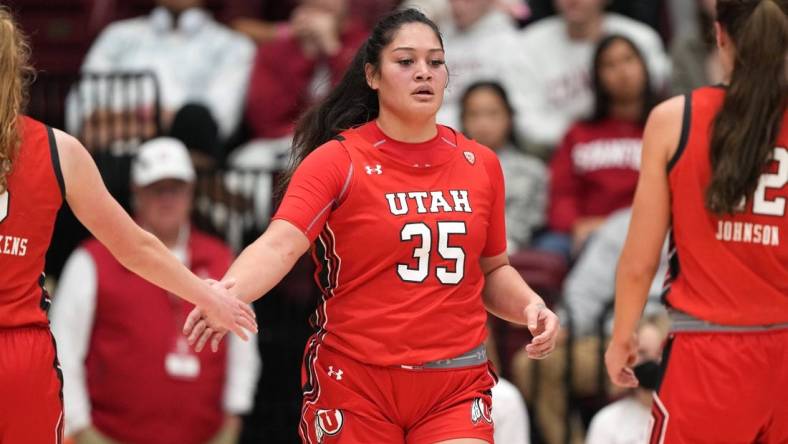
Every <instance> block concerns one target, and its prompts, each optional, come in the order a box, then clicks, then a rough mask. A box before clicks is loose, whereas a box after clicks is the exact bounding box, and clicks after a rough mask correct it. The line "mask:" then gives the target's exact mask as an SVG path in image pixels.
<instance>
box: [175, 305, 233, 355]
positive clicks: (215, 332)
mask: <svg viewBox="0 0 788 444" xmlns="http://www.w3.org/2000/svg"><path fill="white" fill-rule="evenodd" d="M183 334H184V335H186V336H188V338H187V341H188V342H189V345H190V346H193V347H194V350H195V351H197V352H201V351H202V349H203V348H205V345H206V344H208V341H210V342H211V350H212V351H213V352H214V353H216V352H217V351H219V344H221V342H222V339H224V336H225V335H226V334H227V329H224V328H214V327H210V326H208V322H207V321H206V319H205V317H204V315H203V312H202V311H200V309H199V308H197V307H195V308H194V309H193V310H192V311H191V313H189V316H188V317H187V318H186V323H184V324H183Z"/></svg>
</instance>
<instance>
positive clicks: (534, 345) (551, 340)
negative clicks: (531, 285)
mask: <svg viewBox="0 0 788 444" xmlns="http://www.w3.org/2000/svg"><path fill="white" fill-rule="evenodd" d="M525 319H526V320H527V322H528V330H530V331H531V335H533V339H531V343H530V344H528V345H526V346H525V351H526V352H527V353H528V357H529V358H531V359H544V358H546V357H547V355H549V354H550V352H552V351H553V350H554V349H555V342H556V340H557V339H558V330H559V322H558V316H556V315H555V313H553V312H552V311H550V309H548V308H547V307H545V305H544V302H542V301H538V302H533V303H530V304H528V305H527V306H526V307H525Z"/></svg>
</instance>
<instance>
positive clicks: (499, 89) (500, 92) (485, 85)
mask: <svg viewBox="0 0 788 444" xmlns="http://www.w3.org/2000/svg"><path fill="white" fill-rule="evenodd" d="M480 89H488V90H490V91H492V92H493V93H494V94H495V95H496V96H498V98H499V99H501V102H503V107H504V108H505V109H506V112H507V114H509V134H507V135H506V140H508V141H509V143H511V144H512V145H514V146H519V145H518V143H517V142H518V141H517V137H516V136H515V133H514V114H515V112H516V111H515V109H514V107H513V106H512V103H511V102H510V101H509V95H508V94H507V93H506V89H505V88H504V87H503V85H501V83H500V82H498V81H495V80H481V81H478V82H474V83H471V85H470V86H468V88H466V89H465V92H464V93H463V94H462V99H460V104H461V107H460V121H461V122H462V126H463V128H462V131H463V132H464V133H466V134H467V131H466V128H465V112H466V111H465V110H466V108H467V107H468V99H470V97H471V95H472V94H473V93H475V92H476V91H478V90H480Z"/></svg>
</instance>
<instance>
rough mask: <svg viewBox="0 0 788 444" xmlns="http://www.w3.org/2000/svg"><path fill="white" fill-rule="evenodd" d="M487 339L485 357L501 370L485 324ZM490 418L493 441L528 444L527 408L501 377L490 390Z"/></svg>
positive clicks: (513, 386)
mask: <svg viewBox="0 0 788 444" xmlns="http://www.w3.org/2000/svg"><path fill="white" fill-rule="evenodd" d="M487 330H488V334H487V339H486V340H485V341H484V346H485V347H486V348H487V356H488V358H489V360H490V362H492V365H493V367H494V368H497V369H500V368H501V361H500V359H499V357H498V350H497V347H496V343H495V335H494V334H493V330H492V329H491V328H490V324H489V323H488V324H487ZM492 418H493V424H495V430H494V435H493V438H494V441H495V442H497V443H503V444H530V442H531V424H530V422H529V419H528V408H527V407H526V405H525V401H524V400H523V395H522V394H520V390H518V389H517V386H515V385H514V384H512V383H511V382H509V381H507V380H506V379H504V378H502V377H500V376H499V377H498V382H496V383H495V385H494V386H493V388H492Z"/></svg>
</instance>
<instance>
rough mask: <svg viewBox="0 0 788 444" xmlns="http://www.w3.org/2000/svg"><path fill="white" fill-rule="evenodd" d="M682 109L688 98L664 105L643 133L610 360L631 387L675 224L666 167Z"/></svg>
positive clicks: (613, 371)
mask: <svg viewBox="0 0 788 444" xmlns="http://www.w3.org/2000/svg"><path fill="white" fill-rule="evenodd" d="M683 108H684V98H683V97H675V98H673V99H670V100H668V101H666V102H664V103H662V104H660V105H659V106H657V107H656V108H654V111H652V113H651V115H650V116H649V119H648V122H647V123H646V129H645V131H644V133H643V155H642V162H641V166H640V178H639V179H638V186H637V190H636V191H635V199H634V203H633V204H632V220H631V222H630V223H629V232H628V234H627V239H626V242H625V243H624V249H623V250H622V252H621V256H620V257H619V260H618V270H617V272H616V306H615V318H614V321H613V336H612V338H611V340H610V344H609V345H608V349H607V353H606V355H605V363H606V364H607V371H608V374H609V375H610V378H611V379H612V380H613V382H614V383H616V384H617V385H622V386H626V387H635V386H637V379H635V376H634V373H633V372H632V369H631V366H632V365H634V363H635V359H636V357H637V349H636V346H635V344H636V343H635V341H633V336H634V334H635V329H636V328H637V324H638V321H639V320H640V315H641V313H643V307H644V306H645V305H646V300H647V299H648V291H649V288H650V287H651V281H652V280H653V279H654V274H655V273H656V271H657V267H658V266H659V257H660V254H661V252H662V246H663V244H664V242H665V235H666V234H667V231H668V226H669V225H670V185H669V183H668V174H667V165H668V161H669V159H670V157H671V156H672V154H673V152H674V151H675V150H676V147H677V146H678V143H679V138H680V132H681V120H682V114H683V111H682V110H683Z"/></svg>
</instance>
